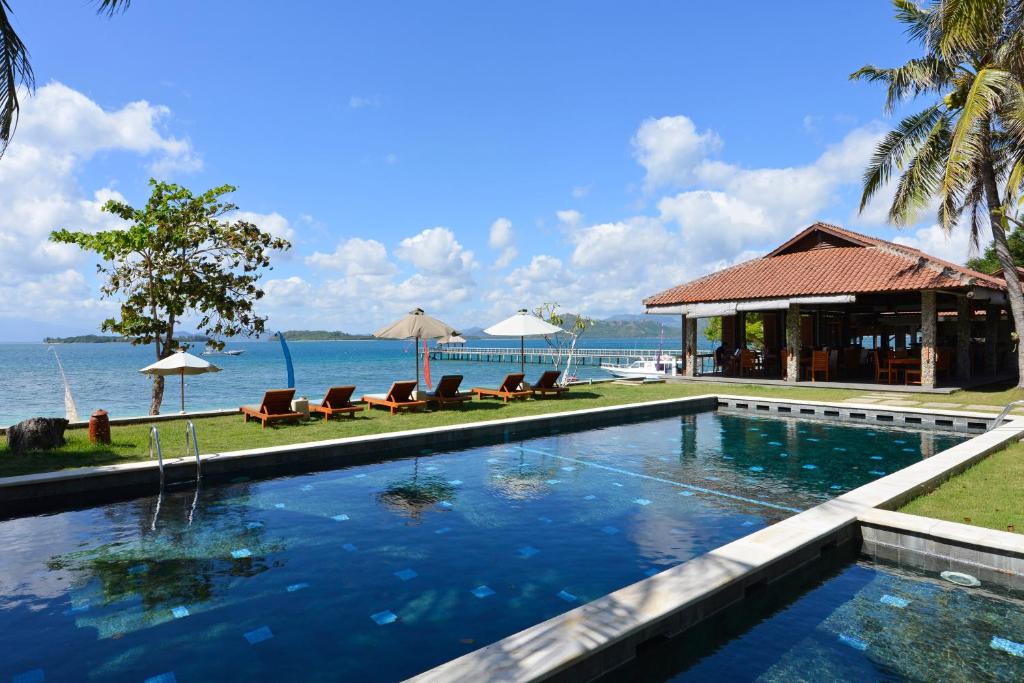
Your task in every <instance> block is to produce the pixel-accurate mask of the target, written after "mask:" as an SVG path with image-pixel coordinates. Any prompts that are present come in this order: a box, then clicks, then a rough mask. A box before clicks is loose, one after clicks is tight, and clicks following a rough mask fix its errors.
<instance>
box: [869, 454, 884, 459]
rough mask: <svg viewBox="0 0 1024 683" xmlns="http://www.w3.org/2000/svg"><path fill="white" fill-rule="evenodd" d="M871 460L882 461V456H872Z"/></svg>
mask: <svg viewBox="0 0 1024 683" xmlns="http://www.w3.org/2000/svg"><path fill="white" fill-rule="evenodd" d="M871 459H872V460H881V459H882V456H880V455H872V456H871Z"/></svg>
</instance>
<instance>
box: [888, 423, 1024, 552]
mask: <svg viewBox="0 0 1024 683" xmlns="http://www.w3.org/2000/svg"><path fill="white" fill-rule="evenodd" d="M900 512H906V513H909V514H912V515H921V516H922V517H932V518H934V519H942V520H946V521H949V522H960V523H961V524H973V525H975V526H982V527H987V528H989V529H998V530H999V531H1015V532H1016V533H1022V532H1024V444H1021V443H1016V444H1013V445H1012V446H1010V447H1008V448H1006V449H1004V450H1001V451H998V452H996V453H993V454H992V455H990V456H988V457H987V458H985V459H984V460H982V461H981V462H979V463H978V464H977V465H975V466H974V467H971V468H970V469H969V470H967V471H965V472H963V473H961V474H958V475H956V476H955V477H952V478H951V479H950V480H949V481H947V482H946V483H944V484H943V485H942V486H940V487H939V488H937V489H935V490H934V491H932V492H931V493H929V494H928V495H925V496H921V497H920V498H916V499H914V500H912V501H910V503H908V504H907V505H906V506H905V507H903V509H901V510H900Z"/></svg>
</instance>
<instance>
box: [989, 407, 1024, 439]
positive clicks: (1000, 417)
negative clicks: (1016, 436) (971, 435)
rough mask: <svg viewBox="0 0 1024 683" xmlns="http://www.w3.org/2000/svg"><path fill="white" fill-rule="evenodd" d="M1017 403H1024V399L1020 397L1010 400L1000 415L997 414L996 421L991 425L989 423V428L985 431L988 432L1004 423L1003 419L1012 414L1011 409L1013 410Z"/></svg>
mask: <svg viewBox="0 0 1024 683" xmlns="http://www.w3.org/2000/svg"><path fill="white" fill-rule="evenodd" d="M1017 405H1024V399H1020V400H1017V401H1010V402H1009V403H1007V404H1006V407H1005V408H1003V411H1002V412H1001V413H999V415H997V416H996V419H995V421H994V422H993V423H992V424H991V425H989V428H988V429H986V430H985V431H986V432H989V431H992V430H993V429H995V428H996V427H998V426H999V425H1001V424H1002V423H1003V420H1005V419H1006V416H1007V415H1009V414H1010V411H1011V410H1013V407H1014V406H1017Z"/></svg>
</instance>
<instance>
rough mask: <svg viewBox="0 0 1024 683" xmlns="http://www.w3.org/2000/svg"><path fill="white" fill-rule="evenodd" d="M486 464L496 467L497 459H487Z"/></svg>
mask: <svg viewBox="0 0 1024 683" xmlns="http://www.w3.org/2000/svg"><path fill="white" fill-rule="evenodd" d="M487 462H489V463H490V464H492V465H496V464H497V463H498V462H499V461H498V459H497V458H487Z"/></svg>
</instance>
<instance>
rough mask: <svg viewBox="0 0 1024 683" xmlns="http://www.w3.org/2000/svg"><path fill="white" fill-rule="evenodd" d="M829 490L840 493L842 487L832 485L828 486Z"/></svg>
mask: <svg viewBox="0 0 1024 683" xmlns="http://www.w3.org/2000/svg"><path fill="white" fill-rule="evenodd" d="M829 488H830V489H832V490H833V491H840V490H842V488H843V487H842V486H840V485H839V484H832V485H831V486H829Z"/></svg>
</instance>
